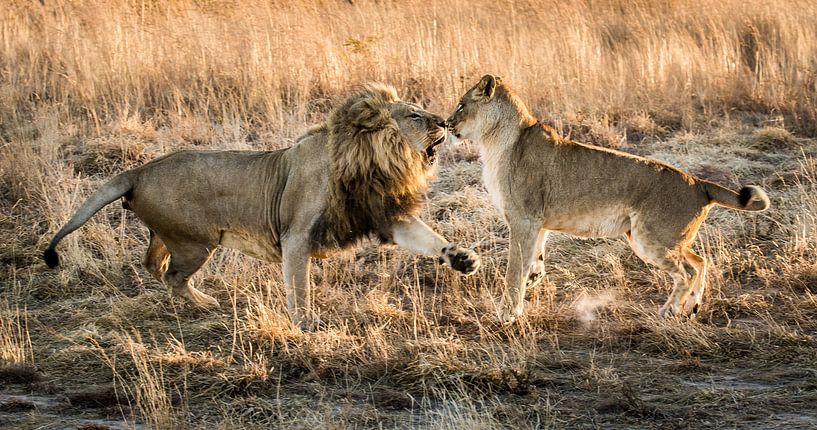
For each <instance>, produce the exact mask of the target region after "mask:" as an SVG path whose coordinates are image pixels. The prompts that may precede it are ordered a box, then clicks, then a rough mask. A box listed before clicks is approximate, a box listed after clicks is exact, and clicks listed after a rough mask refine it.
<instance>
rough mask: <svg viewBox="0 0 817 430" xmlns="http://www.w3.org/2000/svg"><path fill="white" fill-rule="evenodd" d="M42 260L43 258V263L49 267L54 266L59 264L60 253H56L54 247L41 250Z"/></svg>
mask: <svg viewBox="0 0 817 430" xmlns="http://www.w3.org/2000/svg"><path fill="white" fill-rule="evenodd" d="M43 260H45V264H46V265H47V266H48V267H50V268H52V269H53V268H55V267H57V266H59V265H60V254H57V251H56V250H54V248H50V247H49V248H48V249H46V250H45V251H43Z"/></svg>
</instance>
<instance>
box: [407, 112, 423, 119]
mask: <svg viewBox="0 0 817 430" xmlns="http://www.w3.org/2000/svg"><path fill="white" fill-rule="evenodd" d="M409 117H411V119H413V120H419V119H420V118H422V117H423V116H422V115H420V114H419V113H416V112H415V113H413V114H411V115H409Z"/></svg>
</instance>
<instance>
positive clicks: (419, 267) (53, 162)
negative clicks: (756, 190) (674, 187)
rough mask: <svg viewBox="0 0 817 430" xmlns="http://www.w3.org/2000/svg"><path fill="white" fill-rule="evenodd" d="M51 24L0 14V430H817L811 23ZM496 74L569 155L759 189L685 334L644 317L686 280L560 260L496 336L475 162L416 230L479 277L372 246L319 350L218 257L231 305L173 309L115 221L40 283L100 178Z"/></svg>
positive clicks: (270, 298) (343, 283)
mask: <svg viewBox="0 0 817 430" xmlns="http://www.w3.org/2000/svg"><path fill="white" fill-rule="evenodd" d="M44 3H45V6H43V5H41V4H40V2H24V1H17V2H15V1H12V2H2V4H0V296H1V297H0V304H1V305H0V354H2V359H3V361H4V365H3V366H2V367H0V383H2V384H3V385H2V386H3V392H2V393H0V422H4V423H5V422H8V423H9V425H11V426H16V427H23V428H24V427H40V426H42V425H43V424H45V423H50V424H54V423H57V424H62V425H63V426H66V427H67V426H76V427H81V426H90V425H124V426H129V427H134V426H138V425H145V426H149V427H154V428H214V427H217V428H225V429H226V428H238V427H251V428H270V427H275V428H310V429H311V428H327V429H329V428H350V427H354V428H392V427H402V428H486V429H494V428H508V427H515V428H564V427H572V428H576V427H578V428H597V427H618V428H622V427H627V428H636V427H640V428H675V427H678V428H689V427H702V428H712V427H736V428H745V427H754V428H773V427H778V428H794V427H797V426H800V427H813V426H814V425H817V416H815V415H814V412H813V407H812V405H813V404H814V402H815V401H817V374H815V371H814V362H815V360H817V353H815V351H817V338H815V336H817V323H816V321H817V298H815V297H817V296H815V295H817V198H815V196H817V162H816V161H815V160H817V141H815V140H814V139H812V137H813V136H814V135H815V134H816V133H815V132H817V127H815V124H817V121H816V120H817V118H815V112H817V111H815V91H817V88H815V84H814V82H815V79H814V70H815V58H817V34H815V33H817V27H815V26H814V25H813V23H814V22H815V21H817V7H815V6H814V5H813V4H812V2H805V1H796V0H786V1H785V2H784V3H783V4H780V3H778V4H776V5H771V4H767V3H766V2H759V1H751V2H743V1H736V0H735V1H733V0H727V1H722V2H718V3H717V4H714V3H711V2H700V1H693V0H680V1H662V2H649V1H636V2H617V1H590V2H587V1H581V2H580V1H576V2H558V4H557V2H544V3H543V2H524V1H523V2H513V3H507V4H504V3H496V2H483V1H477V2H463V1H453V2H446V3H445V4H442V3H439V4H437V3H428V2H419V1H409V2H394V3H389V2H385V3H384V2H378V3H373V2H365V1H355V2H354V4H351V3H350V2H333V1H324V2H317V3H308V2H300V3H298V2H296V3H294V4H292V2H290V4H286V5H283V4H281V5H279V4H270V3H267V4H258V3H257V2H245V1H192V0H189V1H187V0H176V1H170V2H156V1H125V0H122V1H118V2H98V1H70V2H69V1H55V2H52V1H46V2H44ZM795 11H796V12H795ZM486 72H491V73H497V74H499V75H502V76H503V77H504V78H505V79H506V80H507V81H509V82H510V83H512V84H513V86H514V87H516V88H518V89H519V92H520V93H521V94H523V96H524V98H525V99H526V101H527V102H528V103H529V105H531V106H532V107H533V108H534V110H535V112H536V114H537V115H538V116H539V117H540V118H543V119H544V120H546V121H548V122H551V123H553V124H554V125H556V126H557V127H558V128H559V129H560V130H561V131H562V132H564V133H565V134H570V135H571V136H572V137H574V138H577V139H581V140H584V141H587V142H590V143H596V144H601V145H605V146H615V147H620V148H623V149H625V150H627V151H632V152H635V153H639V154H644V155H648V156H652V157H655V158H659V159H661V160H664V161H667V162H670V163H672V164H675V165H677V166H679V167H682V168H684V169H687V170H690V171H692V172H693V173H695V174H698V175H700V176H703V177H706V178H709V179H712V180H715V181H718V182H721V183H724V184H727V185H730V186H733V187H736V186H737V185H739V184H741V183H755V184H759V185H762V186H764V187H765V188H766V189H767V190H768V191H769V195H770V196H771V198H772V209H771V210H770V211H769V212H767V213H763V214H746V213H737V212H733V211H727V210H715V211H713V213H712V214H711V216H710V219H709V221H708V222H707V224H706V226H705V227H704V229H702V232H701V235H700V236H701V237H700V240H699V244H698V248H699V250H700V251H701V252H703V253H704V254H705V255H707V257H708V258H709V259H710V261H711V264H710V269H709V274H708V281H709V286H710V288H709V290H708V297H707V301H706V302H705V305H704V307H703V309H702V311H701V313H700V315H699V318H698V319H697V320H696V321H689V322H679V321H660V320H657V319H656V317H655V314H656V310H657V308H658V305H659V304H660V303H662V302H663V300H664V299H665V298H666V294H668V285H669V283H670V282H669V281H670V280H669V279H667V278H666V276H665V275H664V274H663V273H662V272H660V271H655V270H652V269H651V268H649V267H647V266H645V265H644V264H643V263H641V262H640V261H639V260H638V259H637V258H636V257H634V256H633V255H632V253H631V252H630V251H629V249H628V248H627V246H626V243H624V242H623V241H621V240H617V239H616V240H579V239H575V238H571V237H568V236H563V235H553V237H552V239H551V240H550V241H549V245H548V246H549V248H548V256H547V268H548V277H547V279H546V280H545V282H543V283H542V285H539V286H537V287H535V288H533V289H531V290H530V291H529V296H528V301H529V307H528V309H527V311H526V312H527V313H526V317H525V318H524V319H523V321H521V322H520V323H519V324H518V325H516V326H514V327H511V328H504V327H499V326H497V325H496V324H495V322H494V320H493V315H494V311H495V309H494V306H495V298H496V297H497V294H498V291H499V290H500V289H501V287H502V275H503V274H504V270H505V264H506V261H505V258H506V257H505V253H506V250H507V229H506V227H505V225H504V223H503V221H502V219H501V217H500V216H499V214H498V213H497V212H496V211H495V210H494V209H493V208H492V207H491V205H490V203H489V202H488V201H487V199H486V198H485V193H484V190H483V188H482V185H481V181H480V165H479V162H478V160H477V159H476V158H477V157H476V151H475V148H474V147H473V146H471V145H469V144H464V145H463V146H460V147H456V148H454V147H449V148H446V149H444V151H443V154H442V157H441V171H440V174H439V176H440V180H439V181H438V182H437V183H436V185H435V187H434V189H433V190H432V192H431V193H430V194H429V204H428V206H427V208H426V209H424V211H423V213H422V217H423V218H424V219H425V220H427V221H428V222H429V223H430V224H431V225H432V226H433V227H434V228H435V229H436V230H438V231H440V232H441V233H443V234H444V235H445V236H446V237H448V238H450V239H452V240H454V241H457V242H459V243H462V244H465V245H472V244H473V245H475V246H476V247H477V249H478V251H479V253H480V254H481V255H482V257H483V263H484V265H483V268H482V269H481V270H480V271H479V272H478V273H477V274H476V275H474V276H472V277H469V278H461V277H459V276H457V275H456V274H454V273H452V272H450V271H449V270H447V269H446V268H442V267H439V266H438V265H437V264H436V262H434V261H431V260H430V259H425V258H419V257H415V256H413V255H410V254H408V253H406V252H404V251H401V250H393V249H391V250H390V249H376V248H374V247H372V246H365V247H364V248H363V249H361V250H360V251H358V252H357V253H353V254H347V255H341V256H337V257H334V258H332V259H329V260H327V261H323V262H318V263H316V264H315V267H314V271H313V272H314V280H315V282H316V284H317V288H316V294H317V297H316V301H317V305H318V307H319V310H320V312H321V317H322V319H323V320H325V321H327V322H329V324H330V327H329V328H327V329H326V330H322V331H319V332H314V333H301V332H297V331H294V330H292V328H291V326H290V324H289V322H288V320H287V317H286V313H285V311H284V300H283V287H282V285H281V273H280V267H278V266H275V265H267V264H263V263H261V262H259V261H256V260H253V259H251V258H248V257H244V256H241V255H239V254H237V253H235V252H231V251H227V250H222V251H220V252H219V253H217V255H216V257H215V258H214V259H213V260H212V261H211V262H210V263H209V264H208V266H207V267H206V268H205V269H204V270H203V271H202V272H201V273H200V274H199V275H197V277H196V282H197V283H198V284H199V286H200V287H201V288H202V289H204V290H205V291H207V292H208V293H209V294H212V295H214V296H215V297H216V298H218V299H219V301H220V302H221V303H222V304H229V305H228V306H225V307H224V308H223V310H222V311H220V312H212V313H208V312H202V311H198V310H195V309H191V308H190V307H188V306H186V305H184V304H182V303H180V302H175V301H172V300H170V299H169V298H168V295H167V292H166V291H165V289H164V288H163V287H162V286H160V285H159V284H158V283H156V282H155V281H153V280H152V278H151V277H150V276H149V275H148V274H147V273H146V272H145V271H144V269H142V268H141V267H140V264H139V260H140V255H141V253H142V252H143V250H144V248H145V246H146V239H147V238H146V231H145V229H144V228H143V227H141V226H140V224H139V223H138V221H137V220H135V219H134V217H133V215H132V214H130V213H129V212H127V211H124V210H122V209H121V208H118V207H116V205H111V206H110V207H107V208H105V209H104V210H102V211H101V212H100V213H99V214H97V215H96V216H95V217H94V218H93V219H92V220H91V221H90V222H89V223H88V224H86V226H84V227H83V228H82V229H81V230H80V231H78V232H77V233H75V234H73V235H71V236H69V237H68V238H66V240H64V241H63V242H62V243H61V245H60V250H61V255H62V257H63V263H62V269H61V270H59V271H51V270H48V269H47V268H46V267H45V266H44V264H43V263H42V262H41V261H40V259H39V255H40V252H41V250H42V249H43V248H44V246H45V244H46V242H47V240H48V239H49V237H50V234H52V233H53V232H54V231H56V229H57V228H58V227H59V226H60V225H61V224H62V223H63V222H65V220H66V219H68V217H69V216H70V215H71V213H72V212H73V211H74V210H75V209H76V207H77V206H78V205H79V203H80V202H81V201H82V199H83V198H84V197H85V196H87V195H88V193H89V192H90V190H92V189H94V188H95V187H97V186H99V185H100V184H101V183H102V181H104V180H105V179H106V178H107V177H108V176H109V175H110V174H112V173H115V172H119V171H121V170H123V169H127V168H131V167H134V166H137V165H140V164H142V163H144V162H145V161H147V160H149V159H151V158H153V157H155V156H158V155H160V154H163V153H166V152H168V151H172V150H176V149H179V148H190V147H199V148H207V149H225V148H230V149H269V148H277V147H282V146H287V145H288V144H289V143H291V139H292V138H293V137H295V136H297V135H298V134H300V133H301V132H302V131H303V130H304V129H306V127H307V126H308V125H310V124H312V123H314V122H317V121H320V120H321V119H322V118H323V117H324V116H325V114H326V112H327V111H328V109H329V108H331V107H332V106H333V105H334V103H335V102H336V101H337V100H338V99H339V98H340V97H342V96H343V95H344V94H345V93H347V91H348V90H349V88H350V87H351V86H353V85H355V84H358V83H360V82H363V81H367V80H383V81H386V82H389V83H391V84H394V85H395V86H396V87H397V88H398V91H399V92H400V94H402V95H404V97H405V98H407V99H410V100H413V101H417V102H419V103H421V104H423V105H425V106H426V107H428V108H429V109H431V110H433V111H437V112H440V113H445V112H446V111H448V110H449V109H451V107H452V106H454V104H455V102H456V100H457V98H458V97H459V96H460V94H461V93H462V92H463V91H464V90H465V88H466V87H468V86H470V85H471V84H472V83H473V82H475V81H476V79H478V78H479V76H481V75H482V74H483V73H486ZM11 395H15V396H17V397H11ZM20 396H27V397H20ZM21 399H22V400H21ZM21 405H22V406H21ZM20 412H25V413H20ZM101 418H104V419H108V420H110V421H89V420H92V419H93V420H98V419H101ZM86 428H87V427H86Z"/></svg>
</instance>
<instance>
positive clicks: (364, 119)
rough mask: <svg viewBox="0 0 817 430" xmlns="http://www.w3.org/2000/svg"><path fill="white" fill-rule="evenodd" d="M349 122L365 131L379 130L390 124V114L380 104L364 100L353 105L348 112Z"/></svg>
mask: <svg viewBox="0 0 817 430" xmlns="http://www.w3.org/2000/svg"><path fill="white" fill-rule="evenodd" d="M348 114H349V116H350V120H351V121H350V122H351V123H353V124H355V125H357V126H358V127H359V128H362V129H365V130H379V129H382V128H385V127H388V126H389V125H391V124H392V117H391V113H389V111H388V109H386V108H385V107H384V106H383V105H382V103H375V102H373V101H372V100H370V99H364V100H361V101H359V102H357V103H355V104H354V105H353V106H352V107H351V108H349V112H348Z"/></svg>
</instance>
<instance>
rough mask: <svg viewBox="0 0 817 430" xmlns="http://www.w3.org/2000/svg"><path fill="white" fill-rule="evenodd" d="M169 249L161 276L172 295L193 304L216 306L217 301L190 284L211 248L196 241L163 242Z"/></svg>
mask: <svg viewBox="0 0 817 430" xmlns="http://www.w3.org/2000/svg"><path fill="white" fill-rule="evenodd" d="M165 246H167V248H168V250H169V251H170V264H168V267H167V271H166V272H165V273H164V276H163V277H162V279H163V281H164V282H165V283H166V284H168V285H169V286H170V288H171V292H172V294H173V295H174V296H179V297H182V298H184V299H187V300H188V301H190V302H191V303H193V304H194V305H197V306H200V307H204V308H208V307H218V306H219V305H218V301H217V300H216V299H214V298H213V297H211V296H209V295H207V294H205V293H202V292H201V291H199V290H197V289H196V288H195V287H193V286H192V285H191V284H190V277H191V276H193V274H194V273H196V272H197V271H198V270H199V269H200V268H201V266H202V265H204V263H206V262H207V260H208V259H210V255H212V250H211V248H209V247H207V246H205V245H201V244H197V243H168V242H166V243H165Z"/></svg>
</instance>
